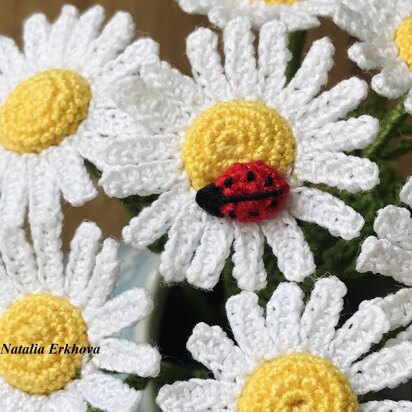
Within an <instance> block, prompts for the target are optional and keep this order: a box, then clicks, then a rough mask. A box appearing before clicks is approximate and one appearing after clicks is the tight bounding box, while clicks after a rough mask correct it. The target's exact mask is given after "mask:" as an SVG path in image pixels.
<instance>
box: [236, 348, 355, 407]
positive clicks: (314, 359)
mask: <svg viewBox="0 0 412 412" xmlns="http://www.w3.org/2000/svg"><path fill="white" fill-rule="evenodd" d="M357 411H358V403H357V399H356V396H355V395H354V393H353V391H352V389H351V386H350V384H349V382H348V380H347V378H346V377H345V375H343V373H342V372H341V371H340V370H339V369H338V368H336V366H334V365H333V364H332V363H330V362H328V361H326V360H325V359H322V358H320V357H318V356H314V355H311V354H307V353H294V354H291V355H286V356H280V357H278V358H275V359H273V360H271V361H266V362H264V363H263V364H262V365H261V366H260V367H259V368H258V369H257V370H256V371H255V372H254V373H253V374H252V375H251V376H250V377H249V379H248V380H247V381H246V384H245V386H244V388H243V391H242V393H241V395H240V397H239V399H238V412H357Z"/></svg>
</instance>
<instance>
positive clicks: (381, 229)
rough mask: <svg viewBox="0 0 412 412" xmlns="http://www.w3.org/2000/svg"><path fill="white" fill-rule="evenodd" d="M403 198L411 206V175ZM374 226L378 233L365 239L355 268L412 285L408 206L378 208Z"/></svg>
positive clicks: (411, 225) (404, 189)
mask: <svg viewBox="0 0 412 412" xmlns="http://www.w3.org/2000/svg"><path fill="white" fill-rule="evenodd" d="M400 198H401V200H402V201H403V202H404V203H406V204H408V205H409V206H410V207H412V179H411V178H409V180H408V182H407V183H406V184H405V186H404V187H403V188H402V190H401V193H400ZM373 227H374V229H375V232H376V236H369V237H368V238H367V239H366V240H365V241H364V242H363V244H362V249H361V253H360V255H359V257H358V259H357V262H356V270H357V271H358V272H360V273H365V272H373V273H379V274H381V275H385V276H391V277H392V278H394V279H395V280H396V281H398V282H401V283H403V284H405V285H408V286H412V218H411V214H410V212H409V210H407V209H405V208H403V207H397V206H394V205H389V206H386V207H385V208H383V209H381V210H379V211H378V216H377V217H376V219H375V222H374V226H373Z"/></svg>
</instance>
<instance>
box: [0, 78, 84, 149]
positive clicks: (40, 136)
mask: <svg viewBox="0 0 412 412" xmlns="http://www.w3.org/2000/svg"><path fill="white" fill-rule="evenodd" d="M91 96H92V95H91V90H90V86H89V83H88V82H87V80H86V79H85V78H84V77H82V76H81V75H80V74H78V73H76V72H73V71H70V70H46V71H44V72H41V73H39V74H36V75H35V76H32V77H30V78H28V79H27V80H26V81H24V82H22V83H20V84H19V85H18V86H17V87H16V88H15V89H14V90H13V91H12V92H11V93H10V94H9V96H8V97H7V99H6V101H5V103H4V104H3V106H2V107H1V108H0V144H1V145H2V146H3V147H4V148H6V149H7V150H10V151H12V152H15V153H40V152H41V151H42V150H44V149H47V148H48V147H50V146H53V145H57V144H59V143H60V142H61V141H62V140H63V139H64V138H65V137H67V136H69V135H71V134H73V133H75V132H76V131H77V129H78V127H79V125H80V123H81V122H82V120H84V119H85V118H86V117H87V114H88V111H89V103H90V100H91Z"/></svg>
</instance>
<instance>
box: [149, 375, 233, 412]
mask: <svg viewBox="0 0 412 412" xmlns="http://www.w3.org/2000/svg"><path fill="white" fill-rule="evenodd" d="M237 392H238V391H237V390H236V386H235V385H233V384H231V383H229V382H219V381H215V380H212V379H190V380H189V381H187V382H175V383H174V384H172V385H165V386H163V387H162V388H161V389H160V391H159V394H158V395H157V398H156V402H157V404H158V405H159V406H160V408H161V410H162V411H163V412H204V411H213V412H236V402H235V397H236V395H237Z"/></svg>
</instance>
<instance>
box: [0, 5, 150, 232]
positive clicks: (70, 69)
mask: <svg viewBox="0 0 412 412" xmlns="http://www.w3.org/2000/svg"><path fill="white" fill-rule="evenodd" d="M103 21H104V10H103V8H102V7H100V6H96V7H93V8H91V9H90V10H88V11H86V12H85V13H84V14H83V15H81V16H79V14H78V11H77V9H76V8H74V7H72V6H65V7H63V9H62V13H61V15H60V17H59V18H58V19H57V20H56V22H55V23H54V24H50V23H49V22H48V21H47V19H46V17H45V16H44V15H43V14H35V15H33V16H31V17H30V18H29V19H28V20H27V21H26V22H25V24H24V34H23V37H24V49H23V52H21V51H20V50H19V49H18V47H17V46H16V44H15V43H14V41H13V40H11V39H9V38H6V37H0V73H1V74H0V193H1V197H0V221H1V222H8V223H11V222H13V223H15V224H18V225H21V224H22V222H23V220H24V217H25V212H26V207H27V205H29V209H30V216H29V217H30V220H31V222H33V221H38V220H39V219H40V220H42V221H44V220H47V219H48V218H49V217H50V215H53V214H54V213H56V212H58V211H59V210H60V196H61V194H62V195H63V197H64V199H65V200H66V201H67V202H69V203H71V204H72V205H74V206H79V205H82V204H83V203H84V202H86V201H88V200H90V199H92V198H93V197H94V196H96V194H97V191H96V189H95V187H94V185H93V183H92V180H91V178H90V177H89V174H88V172H87V170H86V168H85V166H84V164H83V160H84V159H87V160H89V161H91V162H92V163H94V164H95V165H96V166H97V167H98V168H100V167H102V164H103V162H104V161H103V157H102V150H103V149H104V147H105V145H106V144H107V142H108V141H112V140H113V139H115V138H116V137H117V136H119V135H124V134H127V133H129V132H130V133H138V132H139V131H140V129H139V126H138V125H137V124H136V123H135V121H134V120H133V119H131V117H130V116H128V115H127V114H126V113H124V112H122V111H121V110H120V109H119V108H118V107H117V105H116V104H115V103H114V101H113V100H112V99H111V97H110V95H111V89H112V88H113V85H114V84H116V82H117V81H118V80H119V79H121V78H122V77H124V76H127V75H128V74H129V73H133V72H136V71H137V70H138V67H139V65H140V63H141V61H142V60H144V59H145V57H146V56H147V55H148V54H150V53H155V52H156V48H157V45H155V43H153V42H152V41H150V40H148V39H144V40H141V41H138V42H136V43H134V44H132V45H130V46H128V47H127V48H126V46H127V45H128V44H129V43H130V41H131V39H132V37H133V36H134V30H135V29H134V24H133V22H132V18H131V16H130V15H129V14H127V13H120V12H119V13H117V14H115V16H114V17H113V18H112V19H111V20H110V21H109V22H108V23H107V25H106V26H104V28H102V29H101V26H102V23H103ZM125 48H126V49H125Z"/></svg>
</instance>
